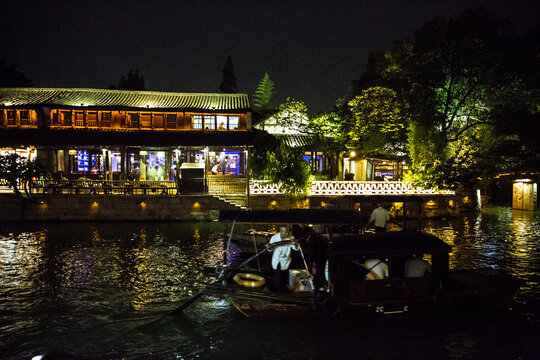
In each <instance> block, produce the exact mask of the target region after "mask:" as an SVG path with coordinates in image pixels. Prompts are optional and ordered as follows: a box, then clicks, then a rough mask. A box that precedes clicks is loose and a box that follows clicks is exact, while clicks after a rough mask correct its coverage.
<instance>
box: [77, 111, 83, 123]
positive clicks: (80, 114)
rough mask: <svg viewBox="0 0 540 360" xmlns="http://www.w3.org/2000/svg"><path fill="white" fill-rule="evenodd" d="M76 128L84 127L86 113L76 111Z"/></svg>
mask: <svg viewBox="0 0 540 360" xmlns="http://www.w3.org/2000/svg"><path fill="white" fill-rule="evenodd" d="M75 126H84V113H83V112H82V111H75Z"/></svg>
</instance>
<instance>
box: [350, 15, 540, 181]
mask: <svg viewBox="0 0 540 360" xmlns="http://www.w3.org/2000/svg"><path fill="white" fill-rule="evenodd" d="M539 34H540V30H538V29H537V30H533V31H531V32H530V33H529V34H527V35H526V36H525V37H524V39H523V40H518V41H516V39H515V37H514V34H513V32H512V31H511V30H510V26H509V25H508V23H507V22H506V21H505V20H503V19H499V18H497V17H495V16H493V15H491V14H489V13H488V12H487V11H486V10H484V9H482V8H477V9H473V10H466V11H465V12H464V13H463V14H461V15H460V16H458V17H456V18H453V19H444V18H436V19H434V20H432V21H429V22H427V23H425V24H424V25H423V27H422V28H421V29H419V30H418V31H417V32H416V33H415V36H414V39H413V40H408V39H405V40H402V41H400V42H396V43H394V44H393V45H392V47H391V48H390V49H389V50H387V51H383V52H380V53H376V54H373V55H372V56H370V59H369V61H368V66H367V72H366V73H365V74H364V75H362V77H361V78H360V79H359V80H358V81H357V82H356V84H355V95H359V96H361V95H362V94H363V93H364V92H365V91H367V90H368V89H369V88H370V87H376V86H383V87H386V88H390V89H392V90H394V91H395V92H396V96H395V97H393V100H394V101H395V102H396V106H397V107H399V106H401V110H402V111H404V110H405V111H404V112H402V115H403V114H406V117H408V119H407V120H408V121H404V122H402V124H404V125H405V124H407V125H406V126H407V127H406V128H401V129H396V128H394V130H399V131H396V132H393V131H392V130H390V129H392V126H393V125H394V124H393V123H392V121H391V120H390V122H389V124H388V126H389V128H388V129H389V130H390V132H391V133H394V134H400V135H398V136H396V137H394V138H390V139H385V135H384V134H385V128H384V127H379V129H380V134H379V135H377V133H376V131H373V132H372V134H370V136H365V137H360V136H359V141H360V142H361V144H362V146H366V147H368V148H377V145H378V144H385V143H387V144H392V142H394V144H399V143H400V142H399V141H397V142H396V140H397V139H400V140H402V139H403V138H401V136H402V135H403V133H402V132H401V130H405V134H406V135H407V147H408V152H409V155H410V158H411V169H412V173H411V174H409V175H408V178H409V179H412V180H414V181H416V182H419V183H422V184H423V185H425V186H463V187H468V186H472V185H473V184H474V183H475V182H476V181H477V180H478V179H480V178H483V177H486V176H488V177H489V176H493V175H495V174H496V173H497V171H500V170H501V169H502V167H503V166H506V167H508V165H509V164H510V163H512V162H513V161H514V162H515V161H516V159H519V157H520V156H522V155H523V154H521V155H517V156H515V157H514V158H513V159H510V158H509V157H505V156H504V155H503V153H501V152H500V150H501V149H502V147H504V148H508V144H509V142H508V139H514V140H513V141H515V139H519V138H521V136H520V135H518V133H520V131H519V130H518V129H515V128H514V129H508V128H507V127H506V129H504V131H501V130H502V128H503V127H504V126H501V125H502V124H504V123H505V121H507V120H502V121H501V119H503V118H504V117H505V116H507V114H508V108H509V107H515V105H514V104H516V103H521V102H525V103H526V104H527V105H526V106H522V107H521V110H520V111H521V112H527V111H533V110H531V105H533V104H538V101H536V100H534V99H538V97H536V95H535V94H538V87H536V88H535V87H534V86H531V84H533V83H535V81H534V80H533V81H531V80H529V79H526V77H527V76H529V77H530V76H531V75H532V76H533V78H535V77H534V74H531V72H529V71H524V70H523V68H524V67H523V66H516V61H515V60H514V56H515V55H514V53H519V54H520V57H519V60H518V61H517V63H520V64H522V65H523V64H534V63H537V61H536V62H535V61H534V60H533V59H537V58H538V54H539V53H540V52H539V46H538V45H535V46H534V45H533V44H535V43H537V42H536V41H535V40H537V39H538V37H539V36H538V35H539ZM537 66H538V65H537V64H536V65H534V66H533V67H535V68H537ZM533 73H534V71H533ZM536 78H538V77H536ZM523 99H527V100H526V101H524V100H523ZM358 108H359V111H357V112H355V114H354V116H355V118H357V119H358V118H361V119H366V118H367V117H368V115H370V114H371V112H370V109H369V107H366V104H365V103H364V104H362V105H358ZM526 108H528V109H529V110H524V109H526ZM383 114H384V115H382V116H380V117H377V114H374V117H375V118H376V119H378V120H380V119H383V118H387V119H392V116H393V115H395V113H393V112H392V111H391V108H390V110H386V111H385V112H383ZM360 125H362V126H356V127H355V128H354V129H355V131H357V132H359V133H360V134H361V133H362V131H363V132H365V131H366V129H369V125H370V123H369V122H368V123H367V125H366V124H365V123H361V124H360ZM529 126H530V125H529ZM525 127H527V126H525ZM376 129H377V128H374V130H376ZM521 135H523V134H521ZM523 138H526V135H525V136H523ZM519 148H520V147H519V146H518V147H516V149H519ZM521 148H523V147H521ZM533 148H534V146H532V147H529V149H531V151H532V152H534V151H535V150H532V149H533ZM497 153H499V154H500V155H503V156H500V159H499V161H496V160H495V159H494V158H495V156H494V154H497ZM501 160H502V161H501Z"/></svg>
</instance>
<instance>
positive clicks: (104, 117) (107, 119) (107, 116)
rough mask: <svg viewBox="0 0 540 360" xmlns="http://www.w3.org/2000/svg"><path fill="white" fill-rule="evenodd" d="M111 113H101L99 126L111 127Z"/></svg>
mask: <svg viewBox="0 0 540 360" xmlns="http://www.w3.org/2000/svg"><path fill="white" fill-rule="evenodd" d="M111 119H112V116H111V112H110V111H104V112H102V113H101V126H103V127H111Z"/></svg>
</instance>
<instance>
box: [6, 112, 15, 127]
mask: <svg viewBox="0 0 540 360" xmlns="http://www.w3.org/2000/svg"><path fill="white" fill-rule="evenodd" d="M7 124H8V125H15V110H8V111H7Z"/></svg>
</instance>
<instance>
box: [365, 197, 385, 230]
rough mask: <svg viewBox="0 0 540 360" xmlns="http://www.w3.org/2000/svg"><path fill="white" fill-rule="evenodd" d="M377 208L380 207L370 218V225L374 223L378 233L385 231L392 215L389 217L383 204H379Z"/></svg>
mask: <svg viewBox="0 0 540 360" xmlns="http://www.w3.org/2000/svg"><path fill="white" fill-rule="evenodd" d="M377 206H378V207H377V208H376V209H375V210H373V212H372V213H371V217H370V218H369V224H371V223H373V225H375V232H376V233H378V232H383V231H385V230H386V222H387V221H388V220H390V215H388V211H386V209H385V208H383V204H382V203H381V202H379V203H377Z"/></svg>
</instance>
